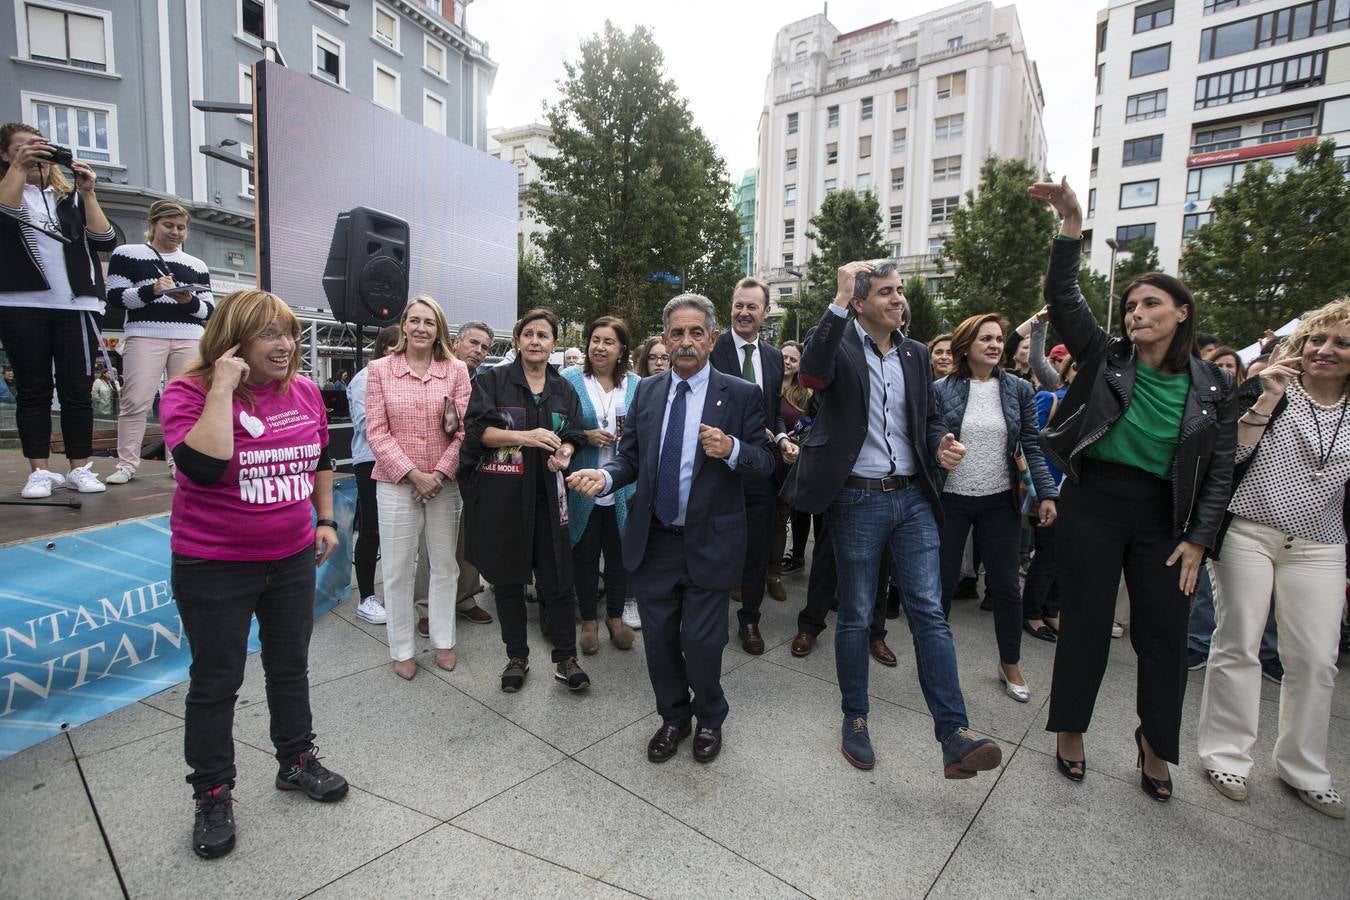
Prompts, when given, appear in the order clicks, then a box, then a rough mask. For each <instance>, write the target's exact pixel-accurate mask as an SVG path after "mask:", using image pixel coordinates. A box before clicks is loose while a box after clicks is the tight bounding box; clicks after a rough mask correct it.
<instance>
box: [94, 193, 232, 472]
mask: <svg viewBox="0 0 1350 900" xmlns="http://www.w3.org/2000/svg"><path fill="white" fill-rule="evenodd" d="M187 234H188V211H187V208H186V207H185V206H183V204H181V203H179V202H178V201H177V200H156V201H155V202H154V203H152V204H151V205H150V212H149V214H148V215H147V216H146V229H145V237H146V241H145V243H137V244H123V245H122V246H120V247H118V248H117V249H116V250H114V251H113V255H112V258H111V259H110V260H109V261H108V304H109V305H110V306H118V307H121V308H122V309H125V310H126V311H127V321H126V325H125V327H124V329H123V330H124V331H125V333H126V336H127V340H126V346H125V348H124V349H123V350H122V405H121V408H120V410H119V412H118V416H117V468H116V469H114V470H113V472H112V474H110V475H109V476H108V477H107V478H106V479H105V482H106V483H107V484H126V483H127V482H128V481H130V480H131V479H133V478H135V477H136V470H137V469H138V468H139V467H140V465H141V441H142V440H143V439H144V438H145V416H146V413H148V412H149V411H150V404H151V403H152V402H154V399H155V392H156V391H157V390H158V389H159V382H160V377H161V376H162V375H164V373H165V372H167V373H168V376H169V378H170V379H172V378H175V377H177V376H179V375H181V374H182V373H183V372H185V371H187V367H188V365H189V364H190V363H191V362H192V360H193V359H195V358H196V356H197V343H198V341H200V340H201V337H202V331H203V326H204V324H205V323H206V320H207V318H208V317H209V316H210V315H211V310H212V309H214V308H215V298H214V296H213V295H212V293H211V275H210V273H209V271H208V270H207V268H206V263H204V262H202V261H201V260H200V259H198V258H197V257H195V256H193V255H192V254H190V253H187V252H185V251H184V250H183V242H184V241H185V240H187ZM176 288H181V289H176Z"/></svg>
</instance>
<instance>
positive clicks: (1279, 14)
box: [1200, 0, 1350, 62]
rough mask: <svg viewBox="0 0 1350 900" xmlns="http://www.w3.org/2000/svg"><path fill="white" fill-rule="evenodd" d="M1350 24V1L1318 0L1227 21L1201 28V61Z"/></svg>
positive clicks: (1277, 43) (1338, 29) (1327, 31)
mask: <svg viewBox="0 0 1350 900" xmlns="http://www.w3.org/2000/svg"><path fill="white" fill-rule="evenodd" d="M1347 28H1350V3H1346V2H1345V0H1335V2H1332V0H1316V2H1313V3H1300V4H1298V5H1297V6H1288V7H1285V8H1284V9H1281V10H1276V11H1274V12H1268V13H1264V14H1262V15H1259V16H1251V17H1249V18H1246V19H1239V20H1238V21H1236V22H1225V23H1224V24H1223V25H1216V26H1214V27H1213V28H1206V29H1205V30H1204V31H1202V32H1200V61H1201V62H1205V61H1207V60H1211V59H1222V58H1223V57H1225V56H1232V55H1234V54H1235V53H1246V52H1248V51H1250V50H1260V49H1262V48H1264V47H1275V46H1278V45H1280V44H1287V43H1289V42H1290V41H1301V40H1304V39H1306V38H1310V37H1314V36H1317V35H1322V34H1330V33H1332V32H1336V31H1344V30H1345V29H1347Z"/></svg>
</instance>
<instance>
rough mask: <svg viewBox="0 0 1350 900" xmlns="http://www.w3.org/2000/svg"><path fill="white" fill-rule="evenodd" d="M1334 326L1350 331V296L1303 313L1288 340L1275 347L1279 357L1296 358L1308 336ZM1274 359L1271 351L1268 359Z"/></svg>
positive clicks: (1300, 354)
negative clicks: (1281, 345)
mask: <svg viewBox="0 0 1350 900" xmlns="http://www.w3.org/2000/svg"><path fill="white" fill-rule="evenodd" d="M1336 327H1340V328H1344V329H1346V330H1347V331H1350V297H1342V298H1341V299H1339V300H1332V301H1331V302H1330V303H1328V304H1327V305H1326V306H1323V307H1320V308H1318V309H1315V310H1312V311H1311V312H1306V313H1304V314H1303V316H1302V317H1301V318H1300V319H1299V322H1298V328H1296V329H1295V330H1294V334H1293V336H1292V337H1290V338H1289V342H1288V343H1287V344H1285V345H1284V346H1283V347H1279V348H1277V350H1278V352H1279V358H1280V359H1297V358H1299V357H1301V356H1303V348H1304V347H1305V346H1306V345H1307V343H1308V338H1309V337H1311V336H1312V335H1314V334H1317V333H1318V332H1322V331H1326V330H1327V329H1328V328H1336ZM1275 359H1276V357H1275V353H1273V352H1272V353H1271V354H1270V361H1271V362H1272V363H1273V362H1275ZM1347 384H1348V385H1350V379H1347Z"/></svg>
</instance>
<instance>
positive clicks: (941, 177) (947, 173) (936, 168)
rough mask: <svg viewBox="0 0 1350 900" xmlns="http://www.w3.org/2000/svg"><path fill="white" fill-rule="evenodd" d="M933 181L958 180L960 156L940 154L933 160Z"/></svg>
mask: <svg viewBox="0 0 1350 900" xmlns="http://www.w3.org/2000/svg"><path fill="white" fill-rule="evenodd" d="M933 180H934V181H960V180H961V157H959V156H942V157H939V158H938V159H935V160H933Z"/></svg>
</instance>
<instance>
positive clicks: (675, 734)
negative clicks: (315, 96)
mask: <svg viewBox="0 0 1350 900" xmlns="http://www.w3.org/2000/svg"><path fill="white" fill-rule="evenodd" d="M687 737H689V723H688V722H685V723H684V724H683V725H674V724H672V723H670V722H667V723H665V724H664V725H662V726H661V727H660V728H658V729H657V730H656V734H654V735H652V739H651V740H650V741H648V742H647V759H649V760H651V761H652V762H654V763H663V762H665V761H666V760H668V759H670V758H671V757H672V756H674V755H675V751H676V750H679V749H680V741H682V740H684V739H685V738H687Z"/></svg>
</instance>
